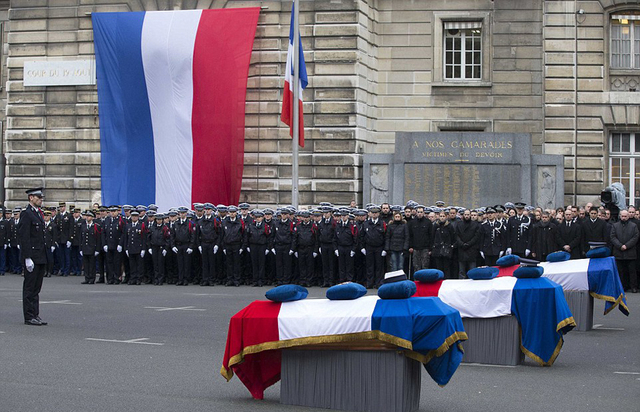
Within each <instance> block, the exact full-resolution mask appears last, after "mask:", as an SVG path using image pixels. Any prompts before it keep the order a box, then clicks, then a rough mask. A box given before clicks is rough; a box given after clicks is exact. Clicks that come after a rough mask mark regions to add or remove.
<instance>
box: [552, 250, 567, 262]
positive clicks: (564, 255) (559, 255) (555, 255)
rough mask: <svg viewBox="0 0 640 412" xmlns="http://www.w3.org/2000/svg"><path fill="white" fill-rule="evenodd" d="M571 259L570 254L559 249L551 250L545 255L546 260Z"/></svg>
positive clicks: (561, 260) (559, 260)
mask: <svg viewBox="0 0 640 412" xmlns="http://www.w3.org/2000/svg"><path fill="white" fill-rule="evenodd" d="M569 259H571V254H570V253H568V252H565V251H564V250H561V251H560V252H553V253H549V254H548V255H547V262H564V261H565V260H569Z"/></svg>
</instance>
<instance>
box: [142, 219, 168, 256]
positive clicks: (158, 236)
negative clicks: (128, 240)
mask: <svg viewBox="0 0 640 412" xmlns="http://www.w3.org/2000/svg"><path fill="white" fill-rule="evenodd" d="M147 245H148V246H149V247H151V246H159V247H161V248H163V249H165V250H166V249H168V248H169V247H170V246H171V230H169V227H168V226H167V225H165V224H162V223H161V224H159V225H158V224H157V223H156V222H153V223H152V224H151V225H149V238H148V243H147Z"/></svg>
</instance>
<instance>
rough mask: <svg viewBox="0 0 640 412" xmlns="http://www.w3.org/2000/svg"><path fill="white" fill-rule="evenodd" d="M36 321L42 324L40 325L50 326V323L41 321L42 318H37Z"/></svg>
mask: <svg viewBox="0 0 640 412" xmlns="http://www.w3.org/2000/svg"><path fill="white" fill-rule="evenodd" d="M36 320H37V321H38V322H40V323H41V324H42V326H47V325H48V324H49V323H47V322H45V321H43V320H42V319H40V316H36Z"/></svg>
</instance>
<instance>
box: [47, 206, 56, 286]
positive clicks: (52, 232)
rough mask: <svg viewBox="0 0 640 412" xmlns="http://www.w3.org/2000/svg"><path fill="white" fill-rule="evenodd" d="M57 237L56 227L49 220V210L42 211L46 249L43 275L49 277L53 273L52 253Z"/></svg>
mask: <svg viewBox="0 0 640 412" xmlns="http://www.w3.org/2000/svg"><path fill="white" fill-rule="evenodd" d="M57 238H58V234H57V227H56V225H55V224H54V223H53V222H52V221H51V212H50V211H48V210H47V211H45V212H44V241H45V248H46V251H47V270H46V272H45V277H48V278H50V277H51V275H53V253H54V252H55V250H56V239H57Z"/></svg>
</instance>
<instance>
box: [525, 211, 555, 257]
mask: <svg viewBox="0 0 640 412" xmlns="http://www.w3.org/2000/svg"><path fill="white" fill-rule="evenodd" d="M556 227H557V225H556V223H555V222H554V221H553V219H551V215H550V214H549V213H548V212H542V216H541V219H540V222H539V223H537V224H536V225H535V226H534V227H533V228H532V229H531V257H533V258H534V259H537V260H540V261H544V260H547V255H548V254H549V253H553V252H556V251H557V250H558V247H557V246H556Z"/></svg>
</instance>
